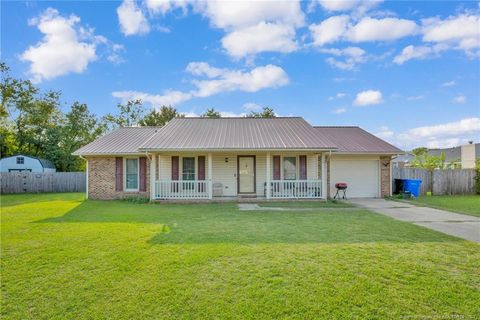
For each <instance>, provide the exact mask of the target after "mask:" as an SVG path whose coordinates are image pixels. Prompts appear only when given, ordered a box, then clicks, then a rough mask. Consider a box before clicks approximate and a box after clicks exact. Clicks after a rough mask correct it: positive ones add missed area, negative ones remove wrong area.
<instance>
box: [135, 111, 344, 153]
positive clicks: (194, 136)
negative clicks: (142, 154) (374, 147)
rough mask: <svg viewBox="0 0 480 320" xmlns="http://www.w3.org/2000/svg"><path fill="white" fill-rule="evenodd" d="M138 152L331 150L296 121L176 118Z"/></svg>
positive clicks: (326, 141) (305, 124)
mask: <svg viewBox="0 0 480 320" xmlns="http://www.w3.org/2000/svg"><path fill="white" fill-rule="evenodd" d="M140 149H141V150H193V149H195V150H197V149H198V150H202V149H203V150H216V149H236V150H238V149H246V150H247V149H248V150H252V149H264V150H269V149H272V150H273V149H329V150H333V149H335V145H334V144H333V143H332V142H331V141H330V140H329V139H328V138H326V137H322V136H319V135H318V134H317V133H316V131H315V129H314V128H313V127H312V126H311V125H310V124H309V123H308V122H306V121H305V120H304V119H303V118H300V117H278V118H245V117H243V118H219V119H212V118H176V119H173V120H172V121H170V122H169V123H168V124H167V125H165V126H164V127H163V128H162V129H161V130H159V131H158V132H157V133H156V134H155V135H154V136H153V137H152V138H151V139H149V140H148V141H146V142H145V143H144V144H143V145H142V146H141V147H140Z"/></svg>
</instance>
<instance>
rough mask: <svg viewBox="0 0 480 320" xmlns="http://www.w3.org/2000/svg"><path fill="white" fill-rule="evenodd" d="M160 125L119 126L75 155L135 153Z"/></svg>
mask: <svg viewBox="0 0 480 320" xmlns="http://www.w3.org/2000/svg"><path fill="white" fill-rule="evenodd" d="M159 129H160V128H158V127H123V128H118V129H116V130H114V131H112V132H110V133H108V134H106V135H104V136H103V137H100V138H98V139H97V140H95V141H93V142H90V143H89V144H87V145H86V146H83V147H82V148H80V149H78V150H77V151H75V152H74V153H73V154H74V155H96V154H130V153H132V154H134V153H138V152H139V151H138V148H139V147H140V146H141V145H142V143H144V142H145V141H146V140H148V139H149V138H150V137H152V135H153V134H154V133H155V132H156V131H157V130H159Z"/></svg>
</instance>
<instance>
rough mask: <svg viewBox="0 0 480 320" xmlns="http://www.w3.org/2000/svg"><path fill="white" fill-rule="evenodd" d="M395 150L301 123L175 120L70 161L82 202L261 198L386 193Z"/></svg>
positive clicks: (358, 132) (113, 139)
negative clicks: (80, 180) (83, 164)
mask: <svg viewBox="0 0 480 320" xmlns="http://www.w3.org/2000/svg"><path fill="white" fill-rule="evenodd" d="M400 153H403V152H402V151H401V150H400V149H398V148H396V147H394V146H392V145H391V144H389V143H387V142H385V141H383V140H381V139H379V138H377V137H375V136H373V135H371V134H370V133H368V132H366V131H364V130H362V129H360V128H358V127H312V126H311V125H310V124H308V123H307V122H306V121H305V120H304V119H302V118H298V117H286V118H273V119H261V118H260V119H255V118H220V119H211V118H177V119H174V120H172V121H170V122H169V123H167V124H166V125H165V126H164V127H162V128H155V127H126V128H120V129H117V130H115V131H113V132H111V133H109V134H107V135H106V136H103V137H101V138H99V139H97V140H95V141H93V142H92V143H90V144H88V145H86V146H84V147H83V148H81V149H79V150H77V151H76V152H74V154H75V155H79V156H82V157H84V158H85V159H86V160H87V185H88V187H87V190H88V194H87V196H88V197H90V198H92V199H115V198H123V197H127V196H143V197H150V199H151V200H157V199H215V198H220V197H232V198H233V197H235V198H237V197H258V198H266V199H282V198H283V199H285V198H313V199H315V198H327V197H333V194H334V192H335V183H337V182H346V183H347V184H348V189H347V196H350V197H383V196H388V195H390V194H391V179H390V176H391V167H390V161H391V157H392V156H393V155H397V154H400Z"/></svg>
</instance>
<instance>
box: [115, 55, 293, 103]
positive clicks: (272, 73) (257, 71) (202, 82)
mask: <svg viewBox="0 0 480 320" xmlns="http://www.w3.org/2000/svg"><path fill="white" fill-rule="evenodd" d="M185 71H186V72H188V73H190V74H192V75H194V76H196V77H197V78H196V79H193V80H192V81H191V82H192V84H193V85H194V86H195V89H193V90H190V91H188V92H184V91H178V90H167V91H165V92H164V93H163V94H149V93H144V92H139V91H116V92H113V93H112V95H113V96H114V97H116V98H119V99H122V100H123V101H126V100H130V99H140V100H142V101H143V102H145V103H148V104H152V105H154V106H161V105H178V104H180V103H182V102H185V101H187V100H190V99H192V98H195V97H209V96H212V95H215V94H219V93H222V92H229V91H244V92H257V91H259V90H262V89H266V88H276V87H280V86H284V85H287V84H288V82H289V79H288V76H287V74H286V73H285V71H284V70H283V69H282V68H280V67H278V66H275V65H271V64H269V65H266V66H261V67H256V68H254V69H252V70H250V71H242V70H231V69H220V68H215V67H212V66H210V65H209V64H208V63H205V62H191V63H189V64H188V65H187V67H186V69H185ZM198 77H200V78H203V79H200V78H198Z"/></svg>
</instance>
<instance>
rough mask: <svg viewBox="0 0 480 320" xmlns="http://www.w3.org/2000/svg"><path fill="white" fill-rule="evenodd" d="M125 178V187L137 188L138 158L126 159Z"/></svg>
mask: <svg viewBox="0 0 480 320" xmlns="http://www.w3.org/2000/svg"><path fill="white" fill-rule="evenodd" d="M125 179H126V183H125V184H126V188H127V189H138V159H127V161H126V177H125Z"/></svg>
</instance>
